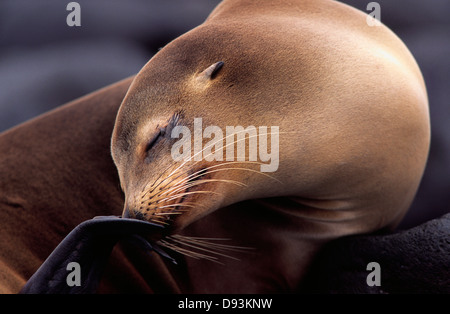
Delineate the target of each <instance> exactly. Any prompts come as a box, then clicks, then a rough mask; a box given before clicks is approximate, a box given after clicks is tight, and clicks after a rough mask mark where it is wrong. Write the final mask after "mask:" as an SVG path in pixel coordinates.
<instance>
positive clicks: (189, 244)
mask: <svg viewBox="0 0 450 314" xmlns="http://www.w3.org/2000/svg"><path fill="white" fill-rule="evenodd" d="M167 238H169V239H170V240H172V241H174V242H176V243H179V244H182V245H185V246H189V247H192V248H194V249H196V250H200V251H204V252H208V253H212V254H215V255H218V256H223V257H227V258H230V259H234V260H236V261H239V259H238V258H235V257H233V256H230V255H226V254H222V253H219V252H215V251H212V250H208V249H206V248H203V247H199V246H195V245H193V244H192V243H186V242H184V241H182V240H180V239H178V240H177V239H176V238H172V237H167Z"/></svg>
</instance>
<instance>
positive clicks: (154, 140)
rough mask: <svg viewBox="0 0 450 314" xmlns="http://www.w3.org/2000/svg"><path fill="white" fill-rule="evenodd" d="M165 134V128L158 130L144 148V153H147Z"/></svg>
mask: <svg viewBox="0 0 450 314" xmlns="http://www.w3.org/2000/svg"><path fill="white" fill-rule="evenodd" d="M164 134H166V128H160V129H158V131H157V132H156V134H155V135H154V136H153V137H152V139H151V140H150V141H149V142H148V144H147V147H146V148H145V151H146V152H148V151H149V150H150V149H152V148H153V147H154V146H155V145H156V143H158V141H159V139H160V138H161V137H163V136H164Z"/></svg>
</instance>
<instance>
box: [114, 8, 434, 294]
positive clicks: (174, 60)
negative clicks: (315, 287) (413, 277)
mask: <svg viewBox="0 0 450 314" xmlns="http://www.w3.org/2000/svg"><path fill="white" fill-rule="evenodd" d="M199 118H201V121H202V123H203V126H205V127H206V126H213V127H216V128H219V129H220V130H226V129H227V127H230V126H231V127H236V126H243V127H244V128H245V127H247V126H255V127H256V128H258V127H271V126H274V127H277V128H278V130H279V133H277V135H279V142H277V143H276V144H278V145H276V146H273V147H275V148H277V149H278V148H279V160H278V167H277V169H276V171H274V172H270V173H266V175H264V173H262V172H261V171H260V168H259V166H260V165H261V163H264V161H265V160H262V158H259V159H258V160H257V161H256V162H242V160H239V159H237V152H236V151H235V152H234V157H235V158H234V159H233V158H231V159H223V160H222V161H217V159H216V160H212V161H208V160H206V158H202V159H200V160H195V159H194V158H192V159H191V160H188V161H186V160H184V161H175V160H174V155H173V154H172V153H171V152H173V148H174V145H176V143H177V141H178V139H177V138H176V137H177V136H175V137H174V132H175V130H176V128H177V127H187V128H188V129H189V130H191V132H193V130H194V128H195V123H196V122H195V121H196V119H199ZM210 131H211V129H210ZM175 133H176V132H175ZM205 134H206V135H205ZM215 134H216V135H217V133H215ZM175 135H176V134H175ZM178 135H179V134H178ZM202 135H203V136H205V137H212V132H209V133H208V132H206V129H205V131H204V133H203V134H202ZM207 140H209V139H208V138H207ZM275 140H276V139H275ZM275 140H274V138H272V139H271V141H270V142H271V144H272V141H275ZM429 140H430V125H429V114H428V101H427V93H426V87H425V84H424V81H423V78H422V75H421V72H420V69H419V67H418V66H417V64H416V62H415V60H414V58H413V56H412V55H411V53H410V52H409V51H408V49H407V48H406V47H405V45H404V44H403V43H402V41H401V40H400V39H399V38H397V37H396V36H395V35H394V34H393V33H392V32H391V31H390V30H389V29H388V28H387V27H385V26H379V27H372V26H369V25H368V23H367V14H364V13H362V12H360V11H358V10H356V9H354V8H351V7H349V6H347V5H344V4H341V3H338V2H335V1H329V0H320V1H316V0H314V1H313V0H298V1H284V0H278V1H258V2H249V1H243V0H225V1H223V2H222V3H221V4H219V6H218V7H217V8H216V9H215V10H214V11H213V12H212V13H211V14H210V16H209V17H208V18H207V20H206V21H205V22H204V23H203V24H202V25H200V26H198V27H196V28H195V29H193V30H192V31H190V32H188V33H186V34H184V35H182V36H180V37H178V38H177V39H175V40H174V41H172V42H171V43H169V44H168V45H167V46H165V47H164V48H163V49H161V50H160V51H159V52H158V53H157V54H156V55H155V56H154V57H153V58H152V59H151V60H150V61H149V62H148V63H147V64H146V65H145V66H144V67H143V69H142V70H141V71H140V72H139V73H138V74H137V76H136V77H135V79H134V80H133V82H132V84H131V86H130V89H129V90H128V92H127V94H126V96H125V98H124V101H123V103H122V105H121V107H120V109H119V112H118V115H117V118H116V123H115V127H114V131H113V135H112V140H111V151H112V156H113V159H114V162H115V164H116V167H117V170H118V174H119V178H120V182H121V186H122V189H123V191H124V192H125V205H124V210H123V216H124V217H129V218H137V219H142V220H148V221H152V222H157V223H160V224H162V225H165V226H166V232H165V234H161V236H160V238H159V239H154V240H155V241H158V240H159V241H161V243H163V244H166V245H167V246H168V247H170V248H172V249H174V250H178V251H179V252H181V253H188V254H189V253H191V254H193V253H192V252H186V251H183V249H182V248H181V247H182V244H181V243H184V245H192V244H193V243H195V241H196V238H188V236H196V237H198V236H204V237H214V238H217V237H219V238H231V239H232V240H233V243H234V244H236V245H237V246H243V247H247V246H248V247H253V248H254V249H255V250H254V251H253V252H252V253H246V254H243V255H242V256H241V255H240V256H239V258H240V259H241V260H240V261H234V260H231V261H229V262H227V264H226V267H223V266H215V265H211V263H210V262H209V261H204V260H200V261H197V260H193V259H190V258H186V259H185V265H184V266H182V267H180V268H178V269H175V270H174V272H178V273H179V274H180V275H179V278H180V285H182V289H184V291H189V292H237V293H239V292H275V291H277V292H281V291H293V290H295V289H296V288H298V285H299V282H301V280H302V278H303V277H304V274H305V272H306V270H307V268H308V266H309V265H310V263H311V261H312V259H313V257H314V255H315V253H316V252H317V251H318V250H319V249H320V247H321V246H322V245H323V244H324V243H326V242H327V241H330V240H332V239H335V238H338V237H341V236H345V235H350V234H361V233H370V232H374V231H376V230H383V229H389V228H393V227H394V226H395V225H396V224H397V223H398V222H399V221H400V220H401V218H402V217H403V216H404V214H405V212H406V211H407V209H408V207H409V206H410V204H411V202H412V200H413V198H414V195H415V193H416V191H417V188H418V185H419V182H420V179H421V176H422V174H423V171H424V167H425V163H426V160H427V156H428V149H429ZM205 142H206V141H203V142H201V141H200V146H201V147H204V146H202V144H204V143H205ZM210 143H211V142H210ZM245 143H246V153H247V155H246V156H249V155H248V154H249V152H250V151H251V147H250V146H249V141H246V142H245ZM190 144H191V145H190V147H191V148H192V147H194V152H195V147H198V142H195V141H191V142H190ZM271 144H269V146H270V145H271ZM225 146H226V145H223V146H222V152H224V151H225V148H224V147H225ZM186 147H189V146H186ZM189 150H191V149H189ZM203 152H206V151H203ZM214 152H215V151H214ZM219 152H220V150H219ZM183 153H184V151H183ZM212 153H213V151H212V150H208V154H209V155H208V156H211V155H210V154H212ZM193 155H195V153H194V154H191V155H190V156H191V157H192V156H193ZM205 155H206V154H205ZM260 156H261V155H259V157H260ZM246 160H247V161H249V158H247V159H246ZM174 234H181V236H180V237H178V238H177V237H174ZM164 237H165V238H164ZM184 248H186V246H184ZM197 249H198V246H197ZM262 252H264V253H262ZM194 256H196V255H194ZM196 257H197V256H196ZM208 263H209V264H208ZM183 267H184V268H183ZM186 274H187V276H188V278H189V280H187V281H186V280H185V281H183V280H182V279H183V278H185V276H186ZM186 284H187V286H186ZM183 285H184V286H183Z"/></svg>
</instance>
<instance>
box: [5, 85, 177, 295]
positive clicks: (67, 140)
mask: <svg viewBox="0 0 450 314" xmlns="http://www.w3.org/2000/svg"><path fill="white" fill-rule="evenodd" d="M131 81H132V78H128V79H125V80H122V81H120V82H117V83H115V84H112V85H111V86H108V87H105V88H102V89H101V90H99V91H96V92H93V93H91V94H89V95H86V96H84V97H81V98H79V99H77V100H74V101H72V102H70V103H68V104H66V105H64V106H61V107H59V108H57V109H55V110H52V111H51V112H48V113H45V114H43V115H41V116H39V117H37V118H35V119H33V120H31V121H28V122H26V123H23V124H21V125H18V126H16V127H14V128H12V129H10V130H7V131H5V132H2V133H1V135H0V152H1V154H0V173H1V175H0V224H1V228H0V293H17V292H19V290H20V289H21V288H22V286H23V285H24V284H25V282H26V281H27V280H28V279H29V278H30V277H31V275H32V274H33V273H34V272H35V271H36V270H37V269H38V267H39V266H40V265H41V264H42V263H43V262H44V260H45V259H46V258H47V257H48V255H49V254H50V253H51V252H52V251H53V249H54V248H55V247H56V246H57V245H58V243H59V242H60V241H61V240H62V239H63V238H64V237H65V236H66V235H67V233H69V231H70V230H72V229H73V228H74V227H75V226H77V225H78V224H80V223H81V222H83V221H85V220H88V219H91V218H92V217H94V216H100V215H119V214H120V212H121V209H122V204H123V195H122V192H121V191H120V188H119V181H118V177H117V174H116V170H115V167H114V164H113V162H112V159H111V157H110V150H109V142H110V137H111V132H112V129H113V125H114V119H115V116H116V114H117V110H118V108H119V106H120V103H121V101H122V99H123V97H124V95H125V93H126V91H127V89H128V86H129V85H130V83H131ZM116 251H117V254H116V253H114V254H115V256H116V257H115V258H113V259H115V260H116V262H114V263H112V264H109V266H107V270H106V272H105V275H104V277H103V282H102V283H101V284H100V288H99V291H105V292H107V291H111V292H114V291H141V292H142V291H147V292H149V291H151V290H150V289H148V286H147V285H146V284H145V282H142V280H141V281H139V277H140V275H137V274H138V272H136V271H135V270H132V268H130V267H129V265H130V261H129V260H128V259H125V258H122V256H123V254H119V253H118V250H116ZM121 268H122V270H120V269H121ZM128 269H131V270H128ZM118 273H123V274H124V275H123V276H124V277H122V276H118V275H117V274H118ZM129 278H137V279H136V280H135V283H133V284H129V283H128V282H129ZM122 284H123V285H122ZM133 287H138V288H133ZM164 291H165V292H167V291H168V290H164ZM171 291H172V290H171Z"/></svg>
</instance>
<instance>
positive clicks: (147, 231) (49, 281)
mask: <svg viewBox="0 0 450 314" xmlns="http://www.w3.org/2000/svg"><path fill="white" fill-rule="evenodd" d="M161 228H162V227H161V226H160V225H156V224H152V223H149V222H146V221H141V220H136V219H129V218H120V217H117V216H102V217H96V218H93V219H90V220H87V221H85V222H83V223H81V224H79V225H78V226H77V227H75V229H73V230H72V231H71V232H70V233H69V234H68V235H67V236H66V237H65V238H64V239H63V241H62V242H61V243H60V244H59V245H58V246H57V247H56V248H55V250H54V251H53V252H52V253H51V254H50V256H49V257H48V258H47V259H46V260H45V262H44V263H43V264H42V265H41V267H40V268H39V269H38V270H37V271H36V273H34V274H33V276H32V277H31V278H30V279H29V280H28V282H27V283H26V284H25V286H24V287H23V288H22V290H21V291H20V293H29V294H44V293H47V294H57V293H64V294H75V293H95V292H96V289H97V286H98V284H99V281H100V278H101V275H102V270H103V268H104V267H105V265H106V262H107V260H108V257H109V255H110V254H111V251H112V249H113V247H114V246H115V245H116V243H117V242H118V241H119V240H121V239H127V238H128V239H130V237H133V235H151V234H155V233H160V232H161ZM135 239H139V242H141V245H143V243H145V242H146V240H145V239H144V238H142V237H138V238H137V236H135ZM145 248H146V249H147V250H151V249H153V246H152V245H151V244H150V243H148V242H147V244H145ZM72 262H75V263H78V264H79V265H80V270H81V272H80V275H81V276H80V277H81V281H80V285H79V286H77V285H73V286H70V285H69V284H68V283H67V277H68V275H69V274H70V273H71V268H69V270H68V269H67V267H68V265H69V263H72Z"/></svg>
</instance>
